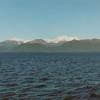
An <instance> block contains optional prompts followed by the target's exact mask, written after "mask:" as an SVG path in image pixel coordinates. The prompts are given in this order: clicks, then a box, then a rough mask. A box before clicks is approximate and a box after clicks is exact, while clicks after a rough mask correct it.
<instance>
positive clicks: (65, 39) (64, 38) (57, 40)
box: [45, 35, 80, 43]
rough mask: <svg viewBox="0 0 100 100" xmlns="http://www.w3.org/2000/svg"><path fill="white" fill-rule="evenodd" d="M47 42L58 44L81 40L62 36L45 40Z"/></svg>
mask: <svg viewBox="0 0 100 100" xmlns="http://www.w3.org/2000/svg"><path fill="white" fill-rule="evenodd" d="M45 40H46V41H47V42H55V43H58V42H60V41H72V40H80V39H79V38H78V37H76V36H74V37H72V36H66V35H62V36H58V37H55V38H53V39H45Z"/></svg>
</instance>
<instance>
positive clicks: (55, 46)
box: [0, 39, 100, 52]
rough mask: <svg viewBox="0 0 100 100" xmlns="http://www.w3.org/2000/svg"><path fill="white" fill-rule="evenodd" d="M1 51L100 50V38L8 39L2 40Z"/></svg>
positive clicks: (0, 43)
mask: <svg viewBox="0 0 100 100" xmlns="http://www.w3.org/2000/svg"><path fill="white" fill-rule="evenodd" d="M0 52H100V39H82V40H75V39H73V40H71V41H59V42H57V43H54V42H47V41H45V40H43V39H34V40H30V41H27V42H24V41H17V40H6V41H3V42H0Z"/></svg>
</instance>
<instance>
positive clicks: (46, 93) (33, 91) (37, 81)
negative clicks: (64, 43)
mask: <svg viewBox="0 0 100 100" xmlns="http://www.w3.org/2000/svg"><path fill="white" fill-rule="evenodd" d="M99 83H100V54H97V53H95V54H94V53H93V54H92V53H90V54H89V53H82V54H80V53H72V54H71V53H70V54H67V53H66V54H64V53H60V54H57V53H55V54H54V53H53V54H43V53H39V54H33V53H2V54H0V100H63V99H64V98H65V97H66V98H65V99H66V100H75V98H77V100H87V99H86V98H87V97H88V95H89V92H90V91H92V89H93V88H96V91H97V92H98V93H99V92H100V91H99ZM97 86H98V88H97ZM70 95H71V97H69V96H70ZM74 95H75V96H77V97H74V99H73V96H74ZM67 96H68V97H69V98H68V97H67ZM83 98H85V99H83ZM99 99H100V98H99ZM91 100H92V99H91Z"/></svg>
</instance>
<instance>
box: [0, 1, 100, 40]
mask: <svg viewBox="0 0 100 100" xmlns="http://www.w3.org/2000/svg"><path fill="white" fill-rule="evenodd" d="M61 35H67V36H78V37H81V38H90V37H94V38H95V37H98V38H100V0H0V40H4V39H9V38H12V37H17V38H24V39H32V38H33V39H34V38H52V37H56V36H61Z"/></svg>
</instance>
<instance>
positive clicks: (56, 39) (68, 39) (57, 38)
mask: <svg viewBox="0 0 100 100" xmlns="http://www.w3.org/2000/svg"><path fill="white" fill-rule="evenodd" d="M9 40H14V41H23V42H24V43H26V42H29V41H31V40H25V39H20V38H16V37H13V38H11V39H9ZM44 40H45V41H47V42H54V43H58V42H60V41H72V40H80V39H79V38H78V37H76V36H66V35H62V36H57V37H55V38H51V39H50V38H47V39H44Z"/></svg>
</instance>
